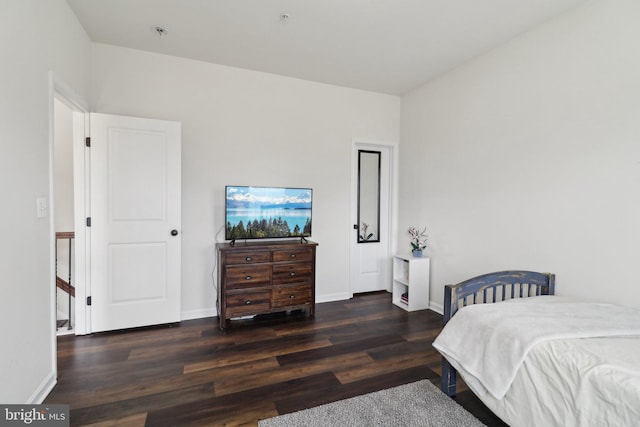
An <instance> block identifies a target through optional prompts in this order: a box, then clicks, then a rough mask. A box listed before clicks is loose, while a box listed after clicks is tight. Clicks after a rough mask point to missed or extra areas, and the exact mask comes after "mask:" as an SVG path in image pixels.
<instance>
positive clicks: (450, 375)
mask: <svg viewBox="0 0 640 427" xmlns="http://www.w3.org/2000/svg"><path fill="white" fill-rule="evenodd" d="M555 281H556V278H555V275H554V274H551V273H536V272H533V271H519V270H511V271H499V272H496V273H489V274H483V275H481V276H477V277H474V278H471V279H468V280H465V281H464V282H460V283H458V284H456V285H446V286H445V288H444V319H443V326H444V325H446V324H447V322H448V321H449V319H451V317H452V316H453V315H454V314H455V313H456V311H458V310H459V309H460V308H461V307H464V306H466V305H470V304H488V303H494V302H500V301H504V300H508V299H513V298H526V297H532V296H536V295H554V293H555ZM442 391H443V392H445V393H446V394H447V395H449V396H455V394H456V370H455V369H454V368H453V366H451V365H450V364H449V362H448V361H447V359H445V358H444V357H443V358H442Z"/></svg>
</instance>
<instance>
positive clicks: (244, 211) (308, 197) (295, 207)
mask: <svg viewBox="0 0 640 427" xmlns="http://www.w3.org/2000/svg"><path fill="white" fill-rule="evenodd" d="M226 199H227V200H226V212H225V214H226V227H225V228H226V229H225V238H226V239H227V240H236V239H262V238H275V237H298V236H310V235H311V201H312V192H311V189H310V188H268V187H232V186H228V187H227V190H226Z"/></svg>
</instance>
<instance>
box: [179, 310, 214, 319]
mask: <svg viewBox="0 0 640 427" xmlns="http://www.w3.org/2000/svg"><path fill="white" fill-rule="evenodd" d="M217 315H218V311H217V310H216V309H215V308H201V309H198V310H186V311H183V312H181V313H180V320H194V319H204V318H205V317H215V316H217Z"/></svg>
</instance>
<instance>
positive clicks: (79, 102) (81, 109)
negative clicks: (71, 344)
mask: <svg viewBox="0 0 640 427" xmlns="http://www.w3.org/2000/svg"><path fill="white" fill-rule="evenodd" d="M55 100H58V101H60V102H62V103H63V104H65V105H66V106H67V107H69V109H71V110H72V111H73V118H74V120H73V121H74V123H73V134H74V136H73V139H74V141H73V144H74V159H73V162H74V194H76V193H77V192H80V191H81V189H76V188H75V185H76V182H75V181H76V176H77V174H78V172H79V171H77V170H76V167H75V162H76V155H75V145H76V117H79V118H84V115H85V113H87V112H88V111H89V109H88V107H87V103H86V102H85V100H84V99H83V98H82V97H80V96H79V95H78V94H77V93H76V92H75V91H74V90H73V89H71V88H70V87H69V86H68V85H67V84H66V83H65V82H64V80H62V79H61V78H60V77H59V76H58V75H57V74H56V73H55V72H53V71H50V72H49V100H48V101H49V300H50V305H51V315H50V322H51V323H50V331H51V360H52V370H53V373H54V374H55V377H57V375H58V355H57V352H58V344H57V333H56V329H57V328H56V277H55V276H56V243H57V241H56V230H55V209H54V208H55V182H54V180H55V169H54V167H55V157H54V156H55V115H54V114H55V102H54V101H55ZM82 132H83V133H84V119H83V120H82ZM78 169H79V168H78ZM74 204H75V201H74ZM74 215H77V213H76V208H75V206H74ZM74 221H75V222H76V224H74V227H77V218H75V219H74ZM76 237H77V236H76ZM81 244H82V242H80V241H79V240H77V239H76V242H75V245H76V250H75V258H74V261H75V267H74V271H73V277H75V278H76V280H77V278H78V277H80V272H79V268H78V267H79V266H81V265H82V264H83V263H84V258H85V256H84V250H83V248H81ZM74 286H76V285H74ZM79 288H81V286H76V298H75V303H76V304H75V306H76V307H75V308H76V331H75V332H76V334H77V333H78V329H77V327H78V325H79V324H80V321H79V320H80V319H79V314H80V311H81V310H79V309H78V308H79V304H78V293H77V292H78V290H82V289H79Z"/></svg>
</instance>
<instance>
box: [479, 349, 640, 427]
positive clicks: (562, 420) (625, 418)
mask: <svg viewBox="0 0 640 427" xmlns="http://www.w3.org/2000/svg"><path fill="white" fill-rule="evenodd" d="M480 400H482V402H484V404H485V405H486V406H487V407H489V409H491V410H492V411H493V412H494V413H495V414H496V415H498V416H499V417H500V418H502V420H504V421H505V422H506V423H507V424H509V425H510V426H513V427H540V426H544V427H590V426H593V427H637V426H638V425H639V424H640V423H639V420H640V338H637V337H636V338H589V339H583V338H576V339H566V340H551V341H545V342H543V343H540V344H538V345H536V346H534V347H533V348H532V349H531V351H530V352H529V354H528V355H527V357H526V358H525V361H524V363H523V364H522V366H521V367H520V369H519V370H518V373H517V374H516V378H515V379H514V381H513V383H512V384H511V387H510V388H509V391H508V392H507V394H506V395H505V397H503V398H502V399H495V398H494V397H493V396H491V395H490V394H489V393H486V394H484V395H483V396H482V397H480Z"/></svg>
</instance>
